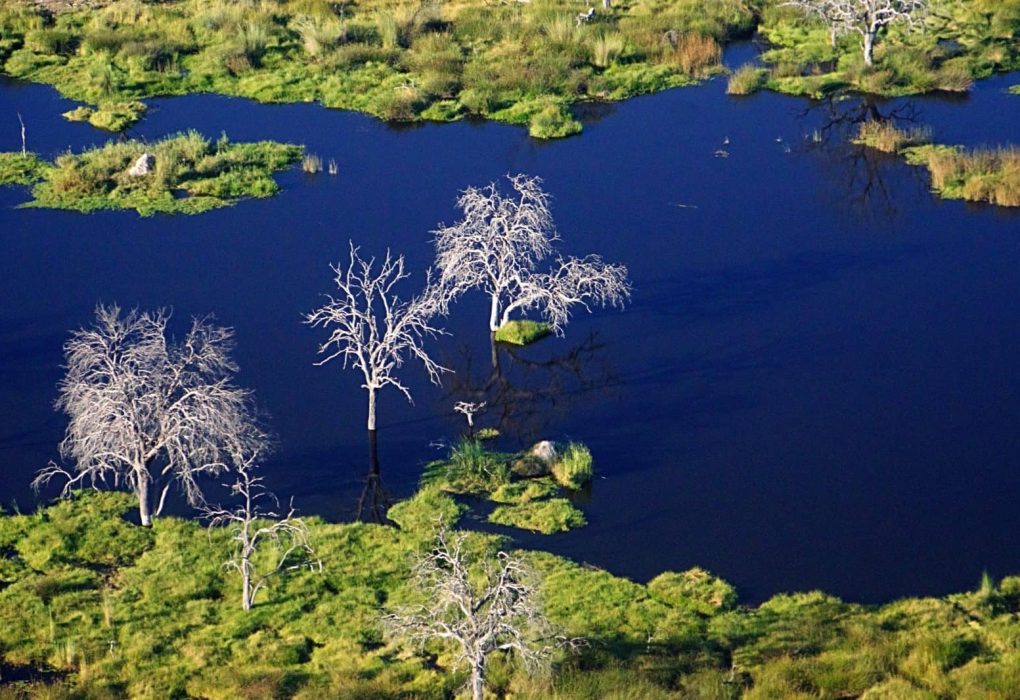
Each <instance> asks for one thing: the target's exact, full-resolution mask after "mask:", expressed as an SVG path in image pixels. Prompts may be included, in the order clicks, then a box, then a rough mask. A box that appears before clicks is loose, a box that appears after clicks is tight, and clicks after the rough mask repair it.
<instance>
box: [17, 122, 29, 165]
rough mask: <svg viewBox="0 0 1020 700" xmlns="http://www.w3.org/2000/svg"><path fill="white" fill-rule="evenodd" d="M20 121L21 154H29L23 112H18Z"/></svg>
mask: <svg viewBox="0 0 1020 700" xmlns="http://www.w3.org/2000/svg"><path fill="white" fill-rule="evenodd" d="M18 123H19V124H21V155H23V156H26V155H28V148H27V146H26V141H25V120H24V119H22V118H21V112H18Z"/></svg>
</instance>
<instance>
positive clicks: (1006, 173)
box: [905, 146, 1020, 207]
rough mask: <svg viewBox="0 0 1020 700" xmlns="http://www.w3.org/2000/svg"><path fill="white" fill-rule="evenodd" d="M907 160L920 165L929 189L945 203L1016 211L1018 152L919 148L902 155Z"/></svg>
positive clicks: (1018, 198) (1019, 193) (1019, 177)
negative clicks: (954, 201)
mask: <svg viewBox="0 0 1020 700" xmlns="http://www.w3.org/2000/svg"><path fill="white" fill-rule="evenodd" d="M905 153H906V155H907V160H908V162H910V163H913V164H915V165H924V166H925V167H927V168H928V171H929V173H930V174H931V184H932V187H933V188H934V189H935V190H936V191H937V192H938V193H939V194H940V195H941V196H943V197H946V198H948V199H964V200H967V201H971V202H988V203H990V204H995V205H997V206H1001V207H1020V149H1018V148H1017V147H1016V146H1008V147H1004V148H997V149H978V150H974V151H964V150H961V149H958V148H952V147H949V146H921V147H918V148H911V149H907V150H906V151H905Z"/></svg>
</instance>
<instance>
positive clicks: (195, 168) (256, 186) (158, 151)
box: [0, 132, 303, 216]
mask: <svg viewBox="0 0 1020 700" xmlns="http://www.w3.org/2000/svg"><path fill="white" fill-rule="evenodd" d="M302 152H303V149H302V148H301V147H300V146H293V145H289V144H281V143H275V142H272V141H260V142H257V143H232V142H230V141H229V140H228V139H227V138H226V136H224V137H221V138H220V139H219V140H218V141H216V142H212V141H210V140H208V139H206V138H204V137H203V136H201V135H200V134H198V133H196V132H189V133H187V134H178V135H176V136H170V137H168V138H165V139H163V140H161V141H157V142H154V143H145V142H142V141H117V142H110V143H107V144H106V145H104V146H99V147H96V148H92V149H90V150H87V151H84V152H83V153H80V154H72V153H66V154H64V155H61V156H58V157H57V159H56V160H55V161H54V162H53V163H45V162H43V161H42V160H40V159H39V158H38V157H37V156H35V155H32V154H27V155H22V154H20V153H2V154H0V185H12V184H20V185H32V186H33V187H32V201H31V202H28V203H27V204H25V205H24V206H27V207H42V208H51V209H71V210H74V211H80V212H92V211H97V210H101V209H134V210H135V211H137V212H138V213H139V214H142V215H143V216H151V215H153V214H157V213H159V214H198V213H201V212H204V211H209V210H210V209H215V208H217V207H223V206H228V205H230V204H233V203H234V202H236V201H238V200H240V199H244V198H247V197H268V196H271V195H273V194H275V193H276V192H277V191H278V190H279V186H278V185H277V184H276V181H274V180H273V178H272V173H274V172H276V171H278V170H281V169H283V168H285V167H287V166H288V165H290V164H291V163H293V162H295V161H297V160H298V159H299V158H300V157H301V154H302ZM139 164H141V165H142V166H143V167H139Z"/></svg>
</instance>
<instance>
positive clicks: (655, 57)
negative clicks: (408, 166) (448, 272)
mask: <svg viewBox="0 0 1020 700" xmlns="http://www.w3.org/2000/svg"><path fill="white" fill-rule="evenodd" d="M34 8H35V6H34V5H32V4H31V3H28V2H10V3H5V4H4V5H3V6H2V7H0V29H2V36H3V39H2V40H0V62H2V68H3V71H4V72H5V73H7V74H9V75H11V76H14V77H18V78H23V79H26V80H32V81H36V82H44V83H50V84H53V85H55V86H56V87H57V89H58V90H60V91H61V92H62V93H63V94H64V95H66V96H68V97H70V98H72V99H75V100H80V101H83V102H86V103H89V104H91V105H98V104H101V103H110V102H126V101H129V100H137V99H140V98H144V97H148V96H153V95H174V94H184V93H191V92H216V93H222V94H226V95H239V96H245V97H250V98H254V99H256V100H260V101H265V102H305V101H318V102H321V103H322V104H324V105H326V106H328V107H338V108H344V109H353V110H359V111H364V112H368V113H370V114H373V115H376V116H378V117H381V118H383V119H389V120H398V121H414V120H421V119H432V120H442V121H445V120H451V119H458V118H461V117H464V116H467V115H478V116H483V117H488V118H493V119H498V120H500V121H505V122H510V123H514V124H522V125H527V126H529V128H530V130H531V132H532V134H534V135H535V136H538V137H555V136H564V135H569V134H571V133H576V132H577V131H579V130H580V124H579V123H578V122H577V121H576V120H574V118H573V117H572V116H571V114H570V110H569V106H570V105H571V104H572V103H574V102H577V101H578V100H586V99H594V98H598V99H621V98H625V97H629V96H632V95H637V94H641V93H647V92H652V91H655V90H662V89H664V88H668V87H674V86H678V85H685V84H688V83H690V82H692V81H695V80H697V79H700V78H703V77H705V76H707V75H710V74H712V73H714V72H716V71H718V70H720V69H721V67H720V63H719V62H720V55H721V53H720V45H721V43H722V42H725V41H726V40H728V39H730V38H732V37H735V36H743V35H747V34H748V33H749V32H750V31H751V30H752V28H753V26H754V21H755V19H754V13H753V11H752V7H751V6H749V5H746V4H745V3H742V2H739V0H719V1H718V2H712V3H708V4H706V3H704V2H702V0H665V1H662V2H654V3H642V4H632V3H627V2H621V3H619V4H616V5H615V6H614V7H613V8H612V9H610V10H604V9H603V8H601V7H599V8H598V10H597V11H596V12H595V13H594V15H593V16H592V17H591V18H590V19H589V20H588V21H580V20H578V19H577V14H578V12H579V6H578V5H577V4H576V3H575V2H571V1H570V0H535V2H529V3H517V2H513V3H491V2H485V1H484V0H452V1H451V2H446V3H442V4H440V3H433V2H425V1H423V2H408V3H393V2H390V1H389V0H362V1H361V2H358V3H344V4H342V5H340V4H337V3H332V2H328V1H327V0H284V1H282V2H273V3H262V2H247V3H236V2H229V1H228V0H213V1H212V2H208V1H206V0H174V1H172V2H165V3H143V2H140V1H139V0H115V1H114V2H111V3H109V4H106V5H105V7H102V8H101V9H95V10H78V11H69V12H63V13H59V14H56V15H50V14H47V13H44V12H42V11H39V10H36V9H34ZM580 9H582V10H583V9H584V8H580Z"/></svg>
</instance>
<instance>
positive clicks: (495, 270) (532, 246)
mask: <svg viewBox="0 0 1020 700" xmlns="http://www.w3.org/2000/svg"><path fill="white" fill-rule="evenodd" d="M508 180H509V181H510V184H511V186H512V187H513V190H514V194H513V195H504V194H503V193H502V192H501V191H500V190H499V188H498V187H497V186H496V183H490V184H489V185H488V186H486V187H482V188H476V187H469V188H468V189H466V190H464V192H463V193H462V194H461V196H460V198H459V199H458V200H457V206H458V207H459V208H460V209H461V210H462V211H463V212H464V218H463V219H461V220H460V221H459V222H457V223H455V224H453V225H451V226H443V227H441V228H439V229H437V230H436V231H434V232H433V233H434V234H435V241H436V266H437V267H438V268H439V270H440V273H441V275H440V278H441V281H442V282H443V284H444V285H446V286H447V287H449V288H452V289H454V290H456V291H457V292H460V291H463V290H466V289H473V288H476V287H478V288H481V289H483V290H484V291H485V292H486V293H487V294H488V295H489V330H490V331H492V332H495V331H497V330H499V328H500V327H501V326H503V325H504V324H505V323H506V322H507V321H509V320H510V316H511V314H513V313H514V312H515V311H517V312H525V311H537V312H539V313H540V314H541V315H542V316H543V317H544V318H545V320H546V321H547V322H548V323H549V324H550V325H551V326H552V328H553V330H554V331H555V332H556V333H562V330H563V326H565V325H566V323H567V322H568V321H569V320H570V310H571V308H572V307H574V306H577V305H580V306H582V307H584V308H586V309H588V310H590V304H596V305H598V306H607V305H610V306H620V305H622V304H623V303H624V302H625V301H626V300H627V299H629V298H630V285H629V283H628V281H627V268H626V267H624V266H623V265H612V264H609V263H606V262H604V261H603V260H602V258H600V257H599V256H597V255H589V256H587V257H584V258H562V257H559V258H557V259H556V262H555V263H554V264H553V266H552V268H551V269H550V270H548V271H542V270H540V269H539V265H540V263H542V262H543V261H544V260H545V259H546V258H548V257H549V256H550V255H552V254H553V253H554V252H555V246H554V244H555V242H556V241H558V240H559V234H558V233H557V231H556V227H555V225H554V224H553V219H552V213H551V211H550V209H549V195H548V194H546V193H545V192H544V191H543V190H542V181H541V179H539V178H537V177H528V176H525V175H512V176H508Z"/></svg>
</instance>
